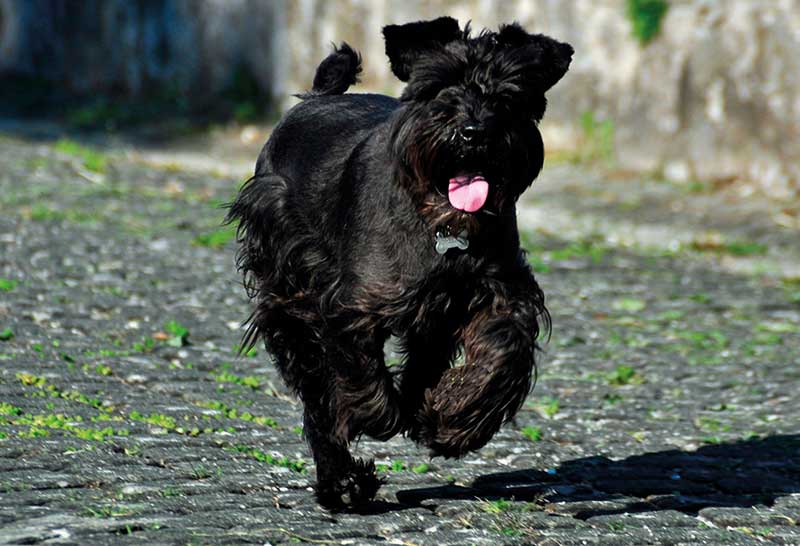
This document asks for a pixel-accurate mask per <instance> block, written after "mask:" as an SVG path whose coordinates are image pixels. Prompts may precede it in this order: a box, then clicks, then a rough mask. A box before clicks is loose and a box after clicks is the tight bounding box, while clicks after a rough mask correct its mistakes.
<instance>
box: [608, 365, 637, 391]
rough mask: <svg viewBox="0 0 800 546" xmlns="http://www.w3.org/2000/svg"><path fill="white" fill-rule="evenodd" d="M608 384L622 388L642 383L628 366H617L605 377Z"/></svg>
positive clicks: (635, 372)
mask: <svg viewBox="0 0 800 546" xmlns="http://www.w3.org/2000/svg"><path fill="white" fill-rule="evenodd" d="M607 378H608V382H609V383H610V384H612V385H616V386H622V385H630V384H639V383H642V382H643V380H642V377H641V376H640V375H639V373H638V372H637V371H636V370H634V369H633V368H631V367H630V366H624V365H623V366H617V367H616V369H615V370H614V371H613V372H610V373H609V374H608V376H607Z"/></svg>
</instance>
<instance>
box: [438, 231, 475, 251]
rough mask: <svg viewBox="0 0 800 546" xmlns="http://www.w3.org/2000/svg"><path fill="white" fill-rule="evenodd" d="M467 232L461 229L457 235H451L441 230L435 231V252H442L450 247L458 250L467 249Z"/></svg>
mask: <svg viewBox="0 0 800 546" xmlns="http://www.w3.org/2000/svg"><path fill="white" fill-rule="evenodd" d="M467 235H468V234H467V232H466V231H462V232H461V233H459V234H458V237H454V236H452V235H445V234H443V233H442V232H441V231H437V232H436V252H437V253H439V254H444V253H446V252H447V251H448V250H450V249H451V248H457V249H459V250H467V249H468V248H469V239H467Z"/></svg>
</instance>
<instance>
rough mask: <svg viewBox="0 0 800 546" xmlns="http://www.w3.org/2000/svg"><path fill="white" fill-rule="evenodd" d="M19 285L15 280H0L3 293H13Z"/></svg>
mask: <svg viewBox="0 0 800 546" xmlns="http://www.w3.org/2000/svg"><path fill="white" fill-rule="evenodd" d="M18 284H19V282H18V281H15V280H14V279H3V278H0V291H2V292H11V291H12V290H14V289H15V288H16V287H17V285H18Z"/></svg>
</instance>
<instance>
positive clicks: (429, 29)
mask: <svg viewBox="0 0 800 546" xmlns="http://www.w3.org/2000/svg"><path fill="white" fill-rule="evenodd" d="M462 35H463V34H462V32H461V29H460V28H459V26H458V21H456V20H455V19H453V18H452V17H439V18H438V19H434V20H432V21H418V22H416V23H408V24H405V25H388V26H385V27H383V38H384V40H385V42H386V56H387V57H389V63H390V64H391V66H392V72H394V75H395V76H397V77H398V78H399V79H400V81H404V82H406V81H408V78H409V77H410V75H411V68H412V67H413V66H414V63H415V62H416V60H417V59H418V58H419V57H420V55H423V54H424V53H425V52H426V51H429V50H431V49H434V48H437V47H441V46H443V45H444V44H447V43H449V42H452V41H454V40H458V39H459V38H461V37H462Z"/></svg>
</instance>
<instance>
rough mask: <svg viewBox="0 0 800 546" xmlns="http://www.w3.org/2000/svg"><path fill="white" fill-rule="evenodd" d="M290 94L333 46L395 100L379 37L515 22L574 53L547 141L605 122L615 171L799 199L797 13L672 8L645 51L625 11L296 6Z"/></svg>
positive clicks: (599, 1)
mask: <svg viewBox="0 0 800 546" xmlns="http://www.w3.org/2000/svg"><path fill="white" fill-rule="evenodd" d="M286 6H287V19H288V21H289V26H288V34H287V37H288V39H289V43H290V44H291V46H292V47H291V48H287V53H288V55H287V58H286V59H285V62H286V63H287V66H286V67H285V70H286V74H288V78H287V79H286V81H285V87H286V89H287V91H288V90H291V91H292V92H294V91H297V90H302V89H306V88H307V87H308V86H309V85H310V82H311V79H312V76H313V70H314V68H315V66H316V63H317V62H318V61H319V59H321V58H323V57H324V56H325V54H326V52H327V51H328V50H329V47H330V46H329V44H330V43H331V42H333V41H337V42H338V41H340V40H347V41H349V42H350V43H351V44H352V45H354V46H356V47H357V48H359V49H360V50H361V52H362V54H363V55H364V61H365V63H364V64H365V74H364V78H363V79H364V83H365V85H366V86H367V87H371V88H374V89H378V90H384V91H394V90H396V89H397V87H398V86H397V83H396V82H395V81H394V79H393V77H392V75H391V73H390V72H389V69H388V65H387V63H386V61H385V58H384V55H383V44H382V42H381V37H380V32H379V28H380V27H381V25H383V24H386V23H390V22H393V23H396V22H404V21H410V20H415V19H420V18H429V17H435V16H438V15H442V14H450V15H453V16H454V17H457V18H458V19H459V20H460V21H461V22H462V23H463V22H466V21H467V20H472V22H473V26H474V27H478V28H480V27H484V26H488V27H496V26H497V25H498V23H500V22H505V21H511V20H518V21H520V22H521V23H522V24H523V25H524V26H526V28H528V29H529V30H532V31H536V32H544V33H547V34H551V35H553V36H554V37H557V38H559V39H562V40H565V41H568V42H570V43H572V44H573V46H574V47H575V50H576V53H575V57H574V61H573V64H572V68H571V70H570V72H569V74H568V75H567V76H566V77H565V78H564V79H563V80H562V82H561V83H559V84H558V85H557V86H556V87H555V88H554V89H553V90H552V91H551V93H550V97H549V99H550V108H549V111H548V114H547V115H546V117H545V120H546V123H545V128H546V129H547V131H546V135H545V136H546V137H547V138H546V142H547V143H548V145H549V146H550V147H551V148H553V147H556V148H570V147H573V146H576V145H578V144H579V143H581V141H583V140H585V139H586V135H585V134H584V133H585V130H584V128H583V127H582V123H581V122H580V120H581V118H582V117H583V119H584V120H585V119H587V113H590V114H591V115H590V116H588V119H594V120H596V121H599V120H610V121H611V123H610V124H606V127H613V140H614V154H615V160H616V162H617V164H618V165H620V166H621V167H623V168H632V169H637V170H645V171H661V172H663V173H664V174H666V175H667V176H668V177H670V178H677V179H691V178H697V179H727V178H744V179H749V180H752V181H754V182H756V183H758V184H759V185H761V186H762V187H763V188H764V189H766V190H767V191H768V192H770V193H772V194H775V195H781V196H790V195H792V194H794V192H796V191H797V190H799V189H800V1H797V0H724V1H717V0H672V1H671V2H670V7H669V9H668V11H667V13H666V16H665V17H664V19H663V20H662V22H661V31H660V32H659V33H658V34H657V35H656V36H655V38H654V39H653V40H652V41H651V42H649V43H648V44H646V45H642V44H641V43H640V42H639V41H638V40H637V39H635V38H634V36H633V34H632V23H631V21H630V20H629V19H628V17H627V15H626V4H625V2H624V0H569V1H553V0H442V1H440V2H429V1H425V0H370V1H365V0H298V1H296V2H288V3H287V4H286Z"/></svg>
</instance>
